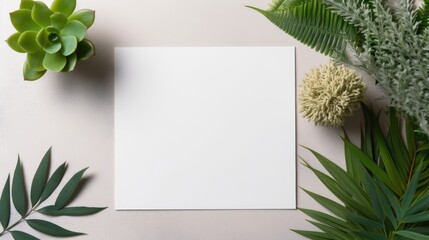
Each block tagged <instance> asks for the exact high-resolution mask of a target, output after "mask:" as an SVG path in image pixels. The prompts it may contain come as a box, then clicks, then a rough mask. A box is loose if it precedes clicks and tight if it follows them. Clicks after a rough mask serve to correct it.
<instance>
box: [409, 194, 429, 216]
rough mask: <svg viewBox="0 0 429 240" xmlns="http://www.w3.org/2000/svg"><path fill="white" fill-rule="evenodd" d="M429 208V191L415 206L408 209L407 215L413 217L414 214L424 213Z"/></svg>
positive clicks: (414, 203)
mask: <svg viewBox="0 0 429 240" xmlns="http://www.w3.org/2000/svg"><path fill="white" fill-rule="evenodd" d="M428 208H429V191H426V193H425V194H423V195H422V196H421V197H419V198H418V199H417V200H416V201H415V202H413V204H412V205H411V206H410V208H408V210H407V211H406V213H405V215H412V214H414V213H417V212H420V211H423V210H425V209H428Z"/></svg>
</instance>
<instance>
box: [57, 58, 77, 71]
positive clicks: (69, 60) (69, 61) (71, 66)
mask: <svg viewBox="0 0 429 240" xmlns="http://www.w3.org/2000/svg"><path fill="white" fill-rule="evenodd" d="M76 63H77V54H76V53H73V54H72V55H70V56H68V57H67V64H66V66H65V67H64V68H63V70H61V72H70V71H73V70H74V67H75V66H76Z"/></svg>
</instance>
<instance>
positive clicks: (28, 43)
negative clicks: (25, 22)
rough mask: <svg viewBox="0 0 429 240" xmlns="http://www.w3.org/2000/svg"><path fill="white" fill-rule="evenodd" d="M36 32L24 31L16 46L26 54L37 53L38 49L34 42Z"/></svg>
mask: <svg viewBox="0 0 429 240" xmlns="http://www.w3.org/2000/svg"><path fill="white" fill-rule="evenodd" d="M36 36H37V32H35V31H26V32H23V33H22V34H21V36H20V37H19V39H18V45H19V46H20V47H21V48H22V49H24V50H25V51H26V52H28V53H34V52H37V51H38V50H39V49H40V46H39V44H37V41H36Z"/></svg>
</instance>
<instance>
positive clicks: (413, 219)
mask: <svg viewBox="0 0 429 240" xmlns="http://www.w3.org/2000/svg"><path fill="white" fill-rule="evenodd" d="M426 221H429V211H424V212H419V213H417V214H414V215H411V216H406V217H404V219H403V222H405V223H419V222H426Z"/></svg>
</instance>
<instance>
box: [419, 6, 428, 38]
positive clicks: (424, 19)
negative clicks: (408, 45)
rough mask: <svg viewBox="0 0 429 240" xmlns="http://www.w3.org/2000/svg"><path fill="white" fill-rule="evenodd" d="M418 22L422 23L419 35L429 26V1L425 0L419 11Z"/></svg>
mask: <svg viewBox="0 0 429 240" xmlns="http://www.w3.org/2000/svg"><path fill="white" fill-rule="evenodd" d="M416 21H417V22H420V24H419V28H418V30H417V31H418V33H422V32H423V30H425V29H426V28H427V27H428V26H429V0H423V3H422V6H421V7H420V8H419V9H418V10H417V15H416Z"/></svg>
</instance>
